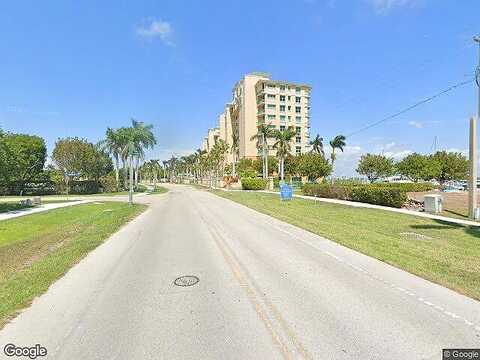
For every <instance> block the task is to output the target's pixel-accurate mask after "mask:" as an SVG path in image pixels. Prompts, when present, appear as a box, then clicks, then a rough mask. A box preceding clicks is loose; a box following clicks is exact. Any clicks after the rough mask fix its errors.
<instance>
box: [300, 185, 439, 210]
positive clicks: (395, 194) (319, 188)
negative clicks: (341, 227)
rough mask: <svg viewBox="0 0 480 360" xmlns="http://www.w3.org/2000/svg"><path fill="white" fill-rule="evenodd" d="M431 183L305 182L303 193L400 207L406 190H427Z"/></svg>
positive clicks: (405, 196)
mask: <svg viewBox="0 0 480 360" xmlns="http://www.w3.org/2000/svg"><path fill="white" fill-rule="evenodd" d="M432 188H433V186H432V185H431V184H409V183H408V184H407V183H402V184H396V183H384V184H350V185H338V184H334V185H330V184H305V185H304V186H303V188H302V192H303V194H304V195H308V196H318V197H325V198H330V199H341V200H351V201H358V202H364V203H369V204H374V205H384V206H391V207H397V208H400V207H402V206H403V204H404V203H405V201H407V194H406V193H407V192H408V191H428V190H431V189H432Z"/></svg>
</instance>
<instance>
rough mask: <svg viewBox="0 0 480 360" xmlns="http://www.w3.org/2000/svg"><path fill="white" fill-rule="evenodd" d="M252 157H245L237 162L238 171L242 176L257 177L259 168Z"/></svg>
mask: <svg viewBox="0 0 480 360" xmlns="http://www.w3.org/2000/svg"><path fill="white" fill-rule="evenodd" d="M255 163H256V161H255V162H254V161H253V160H252V159H247V158H243V159H240V160H238V162H237V173H238V175H239V176H240V177H256V176H257V169H256V167H255ZM260 164H261V162H260Z"/></svg>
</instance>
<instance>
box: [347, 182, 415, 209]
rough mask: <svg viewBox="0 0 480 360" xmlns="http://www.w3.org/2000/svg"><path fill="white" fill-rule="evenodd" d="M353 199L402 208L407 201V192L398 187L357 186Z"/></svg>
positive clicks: (353, 190) (354, 189)
mask: <svg viewBox="0 0 480 360" xmlns="http://www.w3.org/2000/svg"><path fill="white" fill-rule="evenodd" d="M351 200H353V201H358V202H363V203H368V204H374V205H383V206H390V207H395V208H401V207H402V206H403V204H405V201H407V194H406V193H405V191H403V190H401V189H398V188H388V187H383V188H382V187H368V186H356V187H354V188H353V189H352V192H351Z"/></svg>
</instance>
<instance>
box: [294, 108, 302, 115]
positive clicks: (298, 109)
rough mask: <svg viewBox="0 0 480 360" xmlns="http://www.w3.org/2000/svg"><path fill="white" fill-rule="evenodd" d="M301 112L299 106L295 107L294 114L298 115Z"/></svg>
mask: <svg viewBox="0 0 480 360" xmlns="http://www.w3.org/2000/svg"><path fill="white" fill-rule="evenodd" d="M301 112H302V108H301V107H300V106H295V113H296V114H300V113H301Z"/></svg>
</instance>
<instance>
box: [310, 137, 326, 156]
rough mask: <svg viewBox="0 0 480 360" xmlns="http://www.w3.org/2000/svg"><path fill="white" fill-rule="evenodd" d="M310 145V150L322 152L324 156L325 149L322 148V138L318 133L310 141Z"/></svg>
mask: <svg viewBox="0 0 480 360" xmlns="http://www.w3.org/2000/svg"><path fill="white" fill-rule="evenodd" d="M310 145H312V152H313V153H317V154H322V155H323V157H325V151H324V150H323V138H322V137H320V135H319V134H317V136H315V139H313V140H312V141H310Z"/></svg>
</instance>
